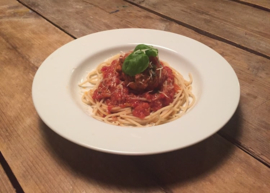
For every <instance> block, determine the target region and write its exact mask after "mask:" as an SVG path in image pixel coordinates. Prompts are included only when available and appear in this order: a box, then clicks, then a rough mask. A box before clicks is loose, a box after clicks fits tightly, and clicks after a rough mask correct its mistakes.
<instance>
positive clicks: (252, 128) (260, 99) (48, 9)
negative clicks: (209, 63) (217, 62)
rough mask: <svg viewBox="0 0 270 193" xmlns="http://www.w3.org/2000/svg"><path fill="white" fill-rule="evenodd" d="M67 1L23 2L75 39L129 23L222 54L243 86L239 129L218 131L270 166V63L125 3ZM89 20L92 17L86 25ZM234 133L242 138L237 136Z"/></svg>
mask: <svg viewBox="0 0 270 193" xmlns="http://www.w3.org/2000/svg"><path fill="white" fill-rule="evenodd" d="M65 2H66V3H63V2H62V1H32V0H24V3H26V4H27V5H28V6H30V7H31V8H32V9H34V10H35V11H37V12H38V13H40V14H42V15H43V16H44V17H46V18H47V19H49V20H50V21H51V22H53V23H54V24H55V25H57V26H59V27H60V28H62V29H64V30H65V31H67V32H68V33H70V34H72V35H73V36H75V37H77V38H78V37H81V36H83V35H87V34H88V33H93V32H96V31H98V30H103V29H105V28H106V29H113V28H124V27H127V25H129V26H130V27H134V28H145V27H147V28H153V29H159V30H165V31H171V32H174V33H178V34H182V35H185V36H188V37H191V38H193V39H195V40H198V41H200V42H202V43H204V44H206V45H208V46H209V47H211V48H213V49H214V50H215V51H217V52H218V53H220V54H221V55H222V56H223V57H224V58H225V59H226V60H227V61H228V62H229V63H230V64H231V65H232V67H233V69H234V70H235V71H236V73H237V76H238V78H239V81H240V86H241V100H240V105H239V110H238V111H239V112H240V116H241V121H240V123H238V124H237V127H236V129H237V131H235V129H230V128H227V129H222V130H221V132H220V133H221V134H222V135H223V136H225V137H226V138H228V139H230V140H231V141H233V142H234V143H235V144H237V145H239V146H240V147H241V148H242V149H245V150H246V151H248V152H249V153H251V154H252V155H253V156H255V157H257V158H258V159H260V160H261V161H262V162H264V163H266V164H267V165H270V144H269V141H270V131H269V129H268V128H269V127H270V120H269V119H268V118H267V116H266V115H265V116H260V108H258V107H259V106H261V105H263V104H264V105H263V106H261V107H265V108H266V109H269V108H270V106H269V103H268V102H267V101H269V99H270V76H269V75H270V66H269V63H270V60H268V59H266V58H263V57H260V56H257V55H255V54H252V53H250V52H247V51H245V50H242V49H239V48H237V47H235V46H232V45H230V44H226V43H224V42H222V41H217V40H215V39H212V38H209V37H207V36H204V35H202V34H200V33H197V32H195V31H193V30H190V29H188V28H185V27H183V26H181V25H179V24H177V23H175V22H172V21H168V20H165V19H164V18H162V17H160V16H157V15H155V14H152V13H149V12H147V11H145V10H142V9H140V8H138V7H136V6H133V5H131V4H129V3H127V2H124V1H122V0H115V1H109V0H104V1H98V0H91V1H80V0H77V1H75V0H73V1H71V0H68V1H65ZM60 4H61V6H60ZM66 10H68V11H66ZM72 10H73V11H72ZM117 10H118V11H117ZM75 13H76V14H75ZM73 15H74V17H73ZM91 17H92V18H91ZM74 18H75V19H74ZM85 18H88V19H89V18H91V19H89V20H87V21H85V20H86V19H85ZM99 18H107V19H106V20H105V19H104V20H103V19H99ZM74 23H76V24H75V25H74ZM98 26H103V27H104V28H100V27H98ZM262 123H263V124H262ZM235 133H239V134H238V135H235Z"/></svg>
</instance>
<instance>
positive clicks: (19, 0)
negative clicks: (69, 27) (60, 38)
mask: <svg viewBox="0 0 270 193" xmlns="http://www.w3.org/2000/svg"><path fill="white" fill-rule="evenodd" d="M17 1H18V3H20V4H22V5H23V6H25V7H26V8H27V9H29V10H31V11H32V12H34V13H36V14H37V15H38V16H40V17H41V18H43V19H45V20H46V21H47V22H49V23H50V24H52V25H53V26H55V27H56V28H58V29H60V30H61V31H63V32H64V33H66V34H67V35H69V36H70V37H72V38H73V39H77V38H76V37H75V36H73V35H72V34H70V33H69V32H67V31H66V30H64V29H63V28H61V27H60V26H58V25H56V24H54V23H53V22H51V21H50V20H49V19H47V18H46V17H44V16H43V15H41V14H40V13H39V12H37V11H35V10H34V9H32V8H31V7H29V6H28V5H26V4H24V3H23V2H21V1H20V0H17Z"/></svg>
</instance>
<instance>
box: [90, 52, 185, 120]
mask: <svg viewBox="0 0 270 193" xmlns="http://www.w3.org/2000/svg"><path fill="white" fill-rule="evenodd" d="M125 57H127V54H126V55H125V56H121V57H120V58H119V59H117V60H114V61H113V62H112V63H111V65H110V66H104V67H102V69H101V71H102V75H103V80H102V81H101V82H100V84H99V86H98V88H97V89H96V90H95V91H94V93H93V96H92V97H93V99H94V100H97V101H101V100H104V102H105V103H106V104H107V105H108V112H111V109H112V108H113V107H121V108H125V107H131V108H132V114H133V115H134V116H135V117H139V118H141V119H143V118H144V117H146V116H147V115H149V114H150V113H151V112H154V111H157V110H159V109H160V108H162V107H165V106H167V105H169V104H170V103H171V102H173V99H174V95H175V93H176V91H177V90H178V89H180V88H179V86H178V85H175V83H174V74H173V72H172V70H171V69H170V68H169V67H168V66H164V65H163V64H162V62H160V61H159V60H158V58H157V57H152V58H150V65H149V67H148V68H147V69H146V70H145V71H144V72H143V73H141V74H137V75H135V76H133V77H131V76H128V75H126V74H124V73H123V72H122V70H121V67H122V64H123V61H124V59H125Z"/></svg>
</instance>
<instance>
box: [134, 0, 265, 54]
mask: <svg viewBox="0 0 270 193" xmlns="http://www.w3.org/2000/svg"><path fill="white" fill-rule="evenodd" d="M129 2H132V3H135V4H137V5H139V6H141V7H144V8H147V9H148V10H151V11H153V12H155V13H158V14H161V15H163V16H166V17H167V18H171V19H173V20H175V21H177V22H180V23H181V24H186V25H188V26H190V27H191V28H195V29H196V30H199V31H200V32H201V33H207V34H208V35H210V36H211V35H214V36H212V37H218V38H221V39H223V40H226V41H229V42H231V43H233V44H234V45H237V46H240V47H243V48H247V49H251V50H253V51H256V52H258V53H262V54H264V55H265V56H268V58H269V57H270V20H269V19H267V18H270V12H267V11H264V10H260V9H257V8H254V7H251V6H248V5H244V4H239V3H237V2H234V1H228V0H227V1H226V0H225V1H224V0H201V1H196V0H183V1H170V0H144V1H141V0H129Z"/></svg>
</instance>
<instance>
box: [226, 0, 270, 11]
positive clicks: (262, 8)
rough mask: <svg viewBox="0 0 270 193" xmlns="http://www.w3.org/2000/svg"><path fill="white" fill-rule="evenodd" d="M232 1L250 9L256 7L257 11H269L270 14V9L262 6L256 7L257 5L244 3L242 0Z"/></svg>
mask: <svg viewBox="0 0 270 193" xmlns="http://www.w3.org/2000/svg"><path fill="white" fill-rule="evenodd" d="M230 1H234V2H236V3H240V4H243V5H248V6H250V7H254V8H257V9H261V10H263V11H268V12H270V9H269V8H267V7H263V6H260V5H256V4H253V3H249V2H244V1H242V0H230Z"/></svg>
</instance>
